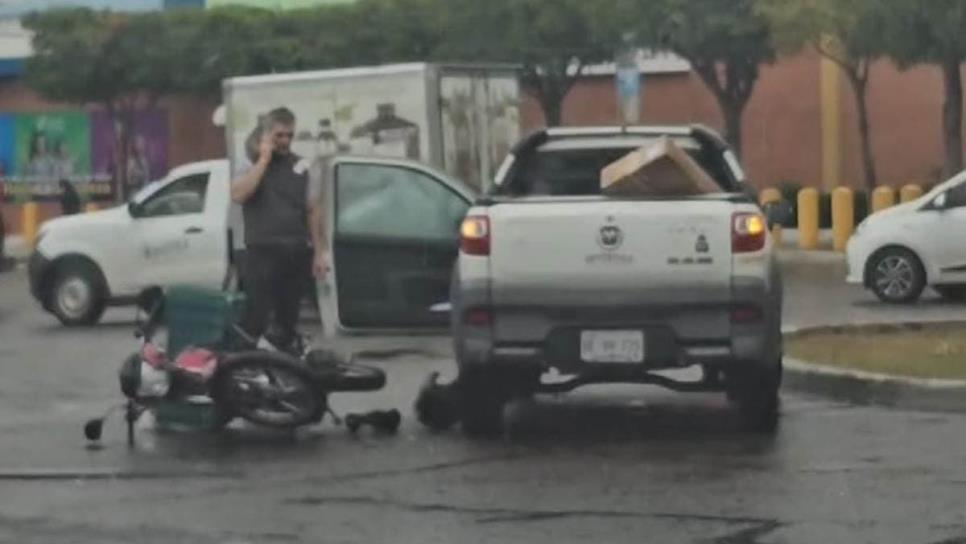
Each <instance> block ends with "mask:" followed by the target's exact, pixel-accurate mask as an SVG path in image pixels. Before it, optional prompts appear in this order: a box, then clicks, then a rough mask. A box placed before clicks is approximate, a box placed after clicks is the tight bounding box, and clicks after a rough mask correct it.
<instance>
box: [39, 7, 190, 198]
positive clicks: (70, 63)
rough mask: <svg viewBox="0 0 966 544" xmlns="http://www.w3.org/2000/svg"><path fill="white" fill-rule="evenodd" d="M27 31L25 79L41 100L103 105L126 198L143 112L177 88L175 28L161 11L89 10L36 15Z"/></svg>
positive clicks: (120, 191) (120, 187) (121, 194)
mask: <svg viewBox="0 0 966 544" xmlns="http://www.w3.org/2000/svg"><path fill="white" fill-rule="evenodd" d="M24 26H25V27H26V28H28V29H30V30H31V31H32V32H33V33H34V38H33V46H34V56H33V57H31V58H30V59H28V61H27V69H26V74H25V75H26V81H27V83H28V85H30V86H31V87H32V88H33V89H35V90H36V91H38V92H39V93H40V94H41V95H42V96H44V97H46V98H48V99H51V100H56V101H61V102H70V103H75V104H88V103H96V104H100V105H101V106H102V107H103V108H104V109H105V110H106V111H107V112H108V114H109V115H110V116H111V119H112V121H113V126H114V127H115V129H116V130H115V134H114V137H115V149H116V150H117V153H115V161H116V162H115V165H114V167H115V168H114V171H115V172H116V176H115V178H116V179H115V182H116V183H117V184H118V187H117V189H118V190H117V191H116V194H117V195H118V196H119V197H120V198H125V199H126V198H127V196H128V195H127V167H126V166H127V158H128V157H127V154H128V150H129V149H130V145H131V127H132V123H133V122H134V117H135V115H136V114H137V112H138V111H140V110H143V109H149V108H152V107H154V106H155V105H156V103H157V101H158V100H159V99H160V98H161V97H162V96H164V95H166V94H170V93H171V92H173V91H175V90H177V86H178V81H179V80H180V79H181V78H180V77H178V76H176V74H175V71H176V70H177V67H178V65H179V63H180V61H179V57H178V56H177V55H174V54H172V53H173V51H172V50H171V49H170V48H167V47H157V46H155V47H145V44H149V43H152V42H153V43H155V44H167V43H170V42H171V41H172V40H171V39H170V38H169V36H168V32H169V30H170V27H169V25H167V24H166V23H165V20H164V17H163V16H162V15H161V14H158V13H151V14H143V15H122V14H115V13H109V12H95V11H91V10H87V9H62V10H52V11H47V12H43V13H35V14H33V15H30V16H28V17H26V18H25V20H24Z"/></svg>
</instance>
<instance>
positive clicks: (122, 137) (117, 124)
mask: <svg viewBox="0 0 966 544" xmlns="http://www.w3.org/2000/svg"><path fill="white" fill-rule="evenodd" d="M109 111H110V114H111V125H112V127H113V129H114V183H115V193H114V194H115V198H117V199H118V200H119V201H120V202H127V201H128V200H130V190H129V187H128V179H127V178H128V176H127V174H128V172H127V162H128V156H127V152H128V148H129V147H130V141H131V112H130V111H129V109H128V108H126V107H121V108H117V107H111V108H110V109H109Z"/></svg>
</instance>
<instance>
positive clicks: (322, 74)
mask: <svg viewBox="0 0 966 544" xmlns="http://www.w3.org/2000/svg"><path fill="white" fill-rule="evenodd" d="M430 68H438V69H440V70H443V71H457V72H459V71H464V72H471V71H477V72H478V71H488V72H507V73H512V72H515V71H516V70H517V69H518V66H516V65H514V64H497V63H493V64H487V63H480V64H475V63H462V64H458V63H452V64H447V63H428V62H409V63H401V64H384V65H379V66H358V67H353V68H336V69H332V70H312V71H308V72H287V73H281V74H262V75H254V76H239V77H232V78H228V79H226V80H225V81H224V82H223V88H225V89H231V88H233V87H251V86H258V85H271V84H276V83H291V82H295V81H314V80H320V79H344V78H354V77H362V76H380V75H382V76H384V75H397V74H406V73H419V72H425V71H426V70H428V69H430Z"/></svg>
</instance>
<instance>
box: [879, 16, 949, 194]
mask: <svg viewBox="0 0 966 544" xmlns="http://www.w3.org/2000/svg"><path fill="white" fill-rule="evenodd" d="M876 2H877V4H878V9H879V11H880V13H882V14H883V18H884V19H883V20H884V24H883V25H882V29H881V31H882V33H883V36H884V37H885V43H886V45H887V47H886V51H887V53H888V54H889V55H890V56H891V57H892V58H893V59H895V61H896V62H897V63H898V64H899V65H900V66H901V67H907V66H912V65H916V64H934V65H936V66H938V67H939V69H940V70H941V71H942V78H943V90H944V95H945V103H944V105H943V111H942V119H943V122H942V126H943V140H944V142H945V154H944V155H945V162H944V175H945V176H947V177H949V176H953V175H955V174H957V173H959V172H960V171H961V170H962V169H963V135H962V131H963V78H962V73H961V71H960V68H961V65H962V64H963V62H964V61H966V32H964V31H963V29H964V28H966V3H964V2H962V1H961V0H876Z"/></svg>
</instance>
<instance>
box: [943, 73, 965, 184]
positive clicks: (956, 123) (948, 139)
mask: <svg viewBox="0 0 966 544" xmlns="http://www.w3.org/2000/svg"><path fill="white" fill-rule="evenodd" d="M959 66H960V59H959V58H949V59H946V60H945V61H943V65H942V70H943V84H944V86H945V91H946V103H945V104H944V105H943V136H944V141H945V145H946V156H945V164H944V173H945V176H946V177H947V178H950V177H952V176H954V175H956V174H958V173H959V172H960V171H962V169H963V77H962V74H961V73H960V71H959Z"/></svg>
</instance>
